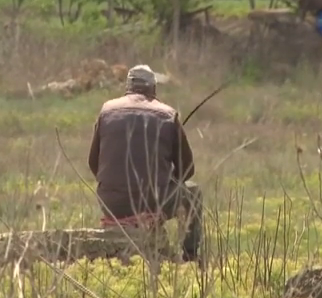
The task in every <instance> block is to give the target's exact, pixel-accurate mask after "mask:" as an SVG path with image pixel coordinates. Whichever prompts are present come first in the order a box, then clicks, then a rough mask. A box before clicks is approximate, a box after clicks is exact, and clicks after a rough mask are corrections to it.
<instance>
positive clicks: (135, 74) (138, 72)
mask: <svg viewBox="0 0 322 298" xmlns="http://www.w3.org/2000/svg"><path fill="white" fill-rule="evenodd" d="M127 79H128V80H131V79H141V80H143V81H145V82H146V83H147V85H156V83H157V80H156V77H155V74H154V72H153V71H152V69H151V68H150V66H148V65H145V64H139V65H136V66H134V67H132V68H131V69H130V70H129V72H128V74H127Z"/></svg>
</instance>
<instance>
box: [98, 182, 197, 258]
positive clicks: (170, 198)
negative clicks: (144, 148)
mask: <svg viewBox="0 0 322 298" xmlns="http://www.w3.org/2000/svg"><path fill="white" fill-rule="evenodd" d="M97 194H98V196H99V197H100V199H101V200H100V206H101V209H102V211H103V213H104V214H105V215H106V216H110V213H109V212H107V211H106V208H108V209H109V210H110V212H112V213H113V215H114V216H115V217H116V218H118V219H120V218H123V217H128V216H133V215H135V214H139V213H142V212H153V213H162V214H163V215H165V217H166V220H169V219H172V218H176V217H177V216H178V211H179V208H180V207H183V208H184V210H185V215H186V219H187V220H188V221H189V224H188V231H187V233H186V235H185V239H184V241H183V249H184V250H185V251H187V252H189V253H193V254H195V253H196V252H197V250H198V248H199V244H200V238H201V234H202V200H203V198H202V193H201V190H200V188H199V187H198V185H197V184H196V183H194V182H192V181H187V182H185V183H184V184H181V185H178V184H177V183H175V182H171V183H170V184H169V185H168V186H167V187H165V188H164V189H162V190H160V191H159V192H158V196H157V197H156V196H155V195H154V194H153V193H152V192H149V194H148V193H147V192H146V193H145V194H144V195H142V193H139V192H137V193H133V192H132V193H131V195H129V194H128V192H124V193H122V192H120V191H110V190H107V189H103V188H102V186H100V187H98V189H97ZM129 197H130V198H131V199H130V200H129Z"/></svg>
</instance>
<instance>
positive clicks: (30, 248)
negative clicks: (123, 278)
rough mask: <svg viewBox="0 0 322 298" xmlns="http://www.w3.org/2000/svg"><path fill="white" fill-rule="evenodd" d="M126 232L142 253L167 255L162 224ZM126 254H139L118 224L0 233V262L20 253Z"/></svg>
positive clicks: (64, 256)
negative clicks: (157, 226)
mask: <svg viewBox="0 0 322 298" xmlns="http://www.w3.org/2000/svg"><path fill="white" fill-rule="evenodd" d="M124 230H125V231H126V233H127V234H128V235H129V236H130V238H131V239H132V241H133V242H134V243H135V245H137V247H138V248H139V249H140V251H141V252H143V254H145V255H146V254H148V253H149V252H151V251H158V252H159V253H160V254H164V255H166V254H167V253H168V252H169V242H168V238H167V235H166V231H165V229H164V228H160V229H159V231H158V232H149V231H143V230H142V229H139V228H133V227H126V228H124ZM120 254H123V255H124V254H126V255H127V256H128V257H129V256H132V255H134V254H138V251H137V249H136V248H135V246H134V245H133V243H131V241H130V240H129V239H128V238H127V237H126V236H125V235H124V233H123V232H122V230H121V229H120V228H119V227H112V228H108V229H76V230H48V231H23V232H19V233H5V234H0V266H3V265H4V264H5V263H8V262H10V261H12V260H13V259H19V257H20V256H23V259H24V262H27V263H28V264H30V263H32V262H34V261H35V259H38V258H39V256H41V257H43V258H45V259H46V260H47V261H48V262H52V263H54V262H57V261H65V262H73V261H75V260H77V259H81V258H83V257H86V258H88V259H90V260H94V259H96V258H112V257H118V256H119V255H120Z"/></svg>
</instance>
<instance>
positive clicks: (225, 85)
mask: <svg viewBox="0 0 322 298" xmlns="http://www.w3.org/2000/svg"><path fill="white" fill-rule="evenodd" d="M230 82H231V81H227V82H225V83H223V84H221V85H220V86H219V87H218V88H217V89H216V90H214V91H213V92H212V93H210V94H209V95H208V96H207V97H206V98H205V99H204V100H202V101H201V102H200V103H199V104H198V105H197V106H196V107H195V108H194V109H193V110H192V111H191V112H190V113H189V114H188V116H187V117H186V118H185V119H184V120H183V122H182V125H185V124H186V123H187V122H188V120H189V119H190V118H191V116H192V115H193V114H194V113H195V112H196V111H197V110H198V109H199V108H201V107H202V106H203V105H204V104H205V103H206V102H207V101H208V100H209V99H211V98H212V97H214V96H215V95H216V94H218V93H219V92H220V91H222V90H224V89H225V88H227V87H228V86H229V84H230Z"/></svg>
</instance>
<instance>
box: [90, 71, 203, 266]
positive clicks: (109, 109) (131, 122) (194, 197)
mask: <svg viewBox="0 0 322 298" xmlns="http://www.w3.org/2000/svg"><path fill="white" fill-rule="evenodd" d="M88 162H89V167H90V169H91V172H92V173H93V174H94V176H95V177H96V180H97V182H98V186H97V195H98V197H99V198H100V200H99V201H100V206H101V209H102V211H103V213H104V214H105V215H106V216H109V215H110V214H109V213H108V212H107V209H106V208H108V210H110V212H112V213H113V215H114V216H115V217H116V218H118V219H121V218H125V217H128V216H133V215H135V214H139V213H142V212H148V213H157V212H162V214H164V215H165V216H166V218H167V219H171V218H173V217H175V216H176V215H177V211H178V207H179V206H183V207H184V208H185V210H186V212H188V213H189V215H190V224H189V231H188V233H187V235H186V237H185V240H184V244H183V251H184V254H183V259H184V260H185V261H188V260H195V258H196V257H197V249H198V247H199V242H200V234H201V215H202V211H201V203H202V202H201V200H202V196H201V192H200V190H199V189H198V187H197V186H196V185H194V184H193V183H191V182H188V183H185V182H186V181H187V180H188V179H189V178H190V177H192V175H193V174H194V162H193V155H192V152H191V148H190V146H189V143H188V140H187V137H186V134H185V132H184V130H183V127H182V125H181V124H180V122H179V120H178V112H177V111H176V110H175V109H173V108H171V107H170V106H168V105H166V104H164V103H162V102H160V101H159V100H158V99H157V98H156V78H155V75H154V73H153V72H152V70H151V69H150V68H149V66H147V65H138V66H136V67H133V68H132V69H130V70H129V72H128V77H127V84H126V93H125V95H124V96H122V97H120V98H116V99H112V100H109V101H107V102H105V103H104V105H103V107H102V109H101V112H100V114H99V116H98V119H97V121H96V123H95V129H94V134H93V139H92V144H91V148H90V153H89V159H88Z"/></svg>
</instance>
